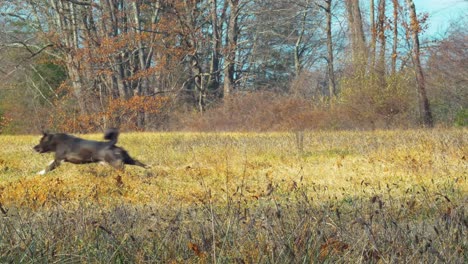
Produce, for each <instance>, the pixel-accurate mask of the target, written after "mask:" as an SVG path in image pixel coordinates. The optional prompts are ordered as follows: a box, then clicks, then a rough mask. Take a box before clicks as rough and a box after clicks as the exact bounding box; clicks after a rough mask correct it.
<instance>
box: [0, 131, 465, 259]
mask: <svg viewBox="0 0 468 264" xmlns="http://www.w3.org/2000/svg"><path fill="white" fill-rule="evenodd" d="M82 137H84V138H89V139H97V140H100V139H101V138H102V135H100V134H96V135H82ZM300 137H301V133H264V134H257V133H122V134H121V136H120V138H119V142H118V145H119V146H122V147H124V148H125V149H127V150H128V151H129V153H130V154H131V155H132V156H133V157H134V158H136V159H138V160H140V161H142V162H143V163H146V164H150V165H151V166H152V168H151V169H147V170H145V169H142V168H140V167H131V166H127V167H126V171H125V172H118V171H115V170H114V169H112V168H111V167H110V166H102V165H98V164H89V165H74V164H67V163H64V164H62V166H60V167H59V168H57V169H56V170H55V171H53V172H50V173H49V174H46V175H45V176H39V175H36V173H37V172H38V171H40V170H42V169H43V168H44V166H46V165H47V164H48V162H49V161H50V160H52V157H53V156H52V154H44V155H40V154H38V153H35V152H34V151H33V150H32V147H33V146H34V145H35V144H36V143H37V142H38V141H39V138H40V136H0V146H1V148H0V209H1V210H2V212H3V214H4V215H5V217H6V216H8V217H10V218H9V219H11V221H13V223H12V225H14V220H13V219H15V218H14V217H13V216H11V215H10V214H12V212H17V217H19V218H20V219H24V218H29V217H31V220H30V221H33V222H34V223H36V225H37V226H39V227H41V228H42V229H40V230H44V231H43V232H42V231H41V232H42V233H41V234H43V239H39V240H38V241H39V242H40V243H39V242H37V243H39V244H41V245H43V246H44V247H45V245H46V244H47V245H48V243H49V240H50V239H49V238H48V237H47V236H46V235H44V234H45V233H47V232H51V231H46V230H49V229H50V228H51V227H50V226H48V225H47V224H46V221H45V219H44V218H42V214H43V213H44V212H49V214H52V213H50V212H62V213H63V214H64V215H67V217H64V218H63V219H69V218H68V217H70V219H74V218H76V214H81V215H82V216H81V217H82V218H83V219H88V220H89V219H94V220H92V221H94V222H93V223H100V224H97V225H95V227H94V228H97V229H90V230H94V231H93V232H96V230H104V231H105V233H108V234H113V237H114V238H113V239H115V241H117V242H118V243H117V242H116V243H117V244H116V245H114V247H112V250H110V251H109V255H105V254H104V253H102V256H101V255H99V254H101V253H99V254H98V253H93V252H94V251H92V250H91V249H90V248H89V247H92V246H91V245H94V244H92V243H91V244H90V243H87V244H86V243H85V244H83V245H82V248H83V249H82V250H83V251H84V250H85V249H86V254H84V253H83V252H82V251H80V252H81V253H75V254H77V255H79V256H80V258H78V260H79V261H80V262H81V261H85V262H88V261H91V262H95V261H97V262H100V261H101V260H103V261H104V260H106V258H108V257H109V256H112V257H115V255H116V253H119V254H117V255H119V256H121V257H122V259H121V260H123V261H137V262H145V261H144V260H141V259H138V258H137V256H140V257H142V258H143V259H145V258H148V255H151V256H153V259H152V261H158V262H159V261H164V262H168V261H183V262H185V261H189V262H198V261H202V262H203V261H206V260H209V261H213V262H214V261H216V260H219V261H221V260H224V261H227V262H232V261H240V259H242V260H243V261H245V262H249V261H253V262H277V261H280V260H281V261H294V262H295V261H301V262H302V260H304V261H305V260H307V261H312V262H314V261H325V260H330V261H332V260H334V261H343V260H346V259H349V258H350V260H351V259H352V260H354V261H357V262H362V261H364V262H369V261H370V262H379V261H380V262H392V261H396V260H397V259H399V258H402V256H405V258H403V259H401V260H404V261H405V262H418V261H421V260H422V261H423V262H424V261H429V262H431V261H433V260H436V261H442V260H445V261H447V260H454V261H459V260H461V259H463V256H462V255H460V251H462V252H463V251H465V250H466V249H467V245H468V242H467V240H466V238H461V236H459V235H458V234H459V233H460V232H461V233H462V234H463V233H465V234H466V215H467V212H466V211H467V207H466V206H465V204H466V203H467V202H468V198H467V197H468V195H467V194H468V183H467V177H468V173H467V172H468V161H467V159H468V145H467V142H468V133H467V130H466V129H437V130H396V131H372V132H361V131H359V132H358V131H356V132H304V134H303V143H301V142H300V140H298V139H299V138H300ZM119 208H126V209H125V210H124V209H119ZM116 210H117V213H116ZM119 210H124V211H126V212H133V213H132V214H133V217H134V219H137V220H135V221H136V222H137V224H135V227H133V224H132V228H129V227H128V226H127V224H128V223H127V222H125V221H122V220H121V219H120V218H119V216H118V215H120V213H118V212H120V211H119ZM133 210H134V211H133ZM79 212H87V213H85V214H84V215H83V213H79ZM182 212H183V214H184V215H185V214H187V215H188V216H187V217H181V216H180V213H182ZM62 213H60V215H61V214H62ZM88 213H89V215H88ZM270 213H271V215H270ZM1 214H2V213H0V215H1ZM57 214H59V213H57ZM155 215H156V216H155ZM447 215H449V216H450V217H453V219H452V218H450V219H452V220H451V222H450V223H455V222H456V223H457V225H456V226H454V227H453V228H452V229H449V228H448V229H447V230H448V231H447V232H446V233H444V234H443V236H439V235H440V232H442V231H440V230H439V229H440V228H441V227H439V225H441V226H442V224H443V223H444V221H446V219H447ZM455 216H457V217H458V218H456V217H455ZM151 217H160V218H158V219H159V220H158V221H157V224H156V223H154V222H151V221H150V220H148V219H151ZM444 217H445V218H444ZM108 218H109V219H114V222H113V223H114V224H109V223H108V222H106V221H107V220H105V219H108ZM305 219H309V220H310V221H311V222H310V221H309V220H307V221H306V220H305ZM375 219H380V220H375ZM440 219H444V220H443V221H442V220H440ZM454 219H458V220H457V221H458V222H457V221H455V220H454ZM463 219H464V220H463ZM63 221H65V220H63ZM67 221H68V220H67ZM67 221H65V222H67ZM83 221H84V220H83ZM89 221H91V220H89ZM148 221H149V222H148ZM463 221H465V224H463ZM85 222H86V221H85ZM59 223H60V225H65V224H64V222H60V221H59ZM106 223H107V224H106ZM148 223H150V224H148ZM174 223H177V224H174ZM235 223H236V224H235ZM242 223H244V224H245V226H243V224H242ZM262 223H263V224H262ZM392 223H394V224H392ZM392 225H394V226H393V227H392ZM405 225H406V226H407V228H408V230H407V231H404V230H403V229H402V228H403V227H404V226H405ZM426 225H427V226H426ZM96 226H97V227H96ZM110 226H114V227H115V228H114V229H112V231H109V230H108V229H110ZM117 226H120V227H121V228H123V229H122V230H121V231H116V229H117ZM174 226H177V228H178V229H177V231H167V230H172V229H171V228H175V227H174ZM197 226H198V227H197ZM361 227H362V228H361ZM5 228H6V227H5ZM54 228H55V227H54ZM87 228H88V227H87V225H85V224H83V227H82V229H83V230H88V229H87ZM127 228H128V230H133V231H131V232H130V231H128V230H127ZM392 228H393V229H392ZM427 228H429V229H430V232H429V231H427V230H426V229H427ZM7 229H8V228H7ZM18 229H20V230H21V228H19V227H17V228H16V230H18ZM270 229H271V230H270ZM147 230H152V231H151V232H152V233H151V234H153V235H151V234H149V233H147V232H149V231H147ZM154 230H158V232H157V233H158V234H159V236H158V237H156V238H155V237H154V236H155V235H154V232H155V231H154ZM203 230H204V231H203ZM262 230H270V231H268V232H267V231H265V232H263V231H262ZM287 230H289V231H287ZM313 230H315V231H313ZM351 230H353V231H351ZM359 230H361V231H359ZM366 230H367V231H366ZM369 230H370V231H369ZM434 230H436V231H434ZM57 232H58V233H60V232H63V231H60V232H59V231H57ZM70 232H72V231H70ZM73 232H77V231H73ZM87 232H88V231H87ZM89 232H91V231H89ZM93 232H91V233H86V234H87V235H83V234H81V235H76V236H75V235H73V236H71V237H75V238H74V239H71V240H70V241H63V243H60V245H61V246H60V248H65V247H66V245H68V243H69V244H70V245H71V244H76V243H78V242H77V241H78V240H76V239H77V237H79V239H80V240H79V241H88V240H89V241H94V242H93V243H98V242H96V241H100V239H102V237H101V236H102V235H99V234H98V235H99V236H97V237H95V236H91V237H90V234H94V233H93ZM164 232H176V234H178V235H177V236H176V237H177V239H174V241H171V240H170V239H169V240H168V239H167V238H166V236H165V235H163V234H164ZM283 232H284V235H285V236H287V237H289V239H286V240H285V241H286V242H283V240H284V239H285V238H283V237H281V238H279V237H278V238H276V239H274V238H272V235H273V236H274V235H279V234H281V233H283ZM314 232H318V233H317V234H316V233H314ZM406 232H407V233H406ZM427 232H429V233H427ZM7 233H8V232H7ZM7 233H3V235H5V234H7ZM52 233H54V232H52ZM207 233H208V234H210V233H212V238H210V236H211V235H207ZM54 234H55V233H54ZM71 234H75V233H71ZM166 234H169V233H166ZM248 234H252V237H249V235H248ZM424 234H428V235H427V236H426V238H427V237H431V236H434V238H435V237H439V239H440V241H439V242H438V243H439V244H438V245H440V246H439V248H436V246H435V243H436V242H433V240H434V239H433V238H431V239H430V241H431V244H430V245H431V247H433V251H430V249H431V248H430V246H427V245H428V243H429V242H427V241H429V238H427V239H426V240H424V239H425V238H424V237H421V236H422V235H424ZM429 234H431V235H429ZM1 235H2V233H0V237H1ZM130 235H131V237H132V240H131V241H134V243H136V244H135V245H138V247H137V246H135V248H139V250H140V251H138V250H136V249H135V250H136V251H138V252H136V251H135V252H133V251H132V252H131V254H130V253H129V254H128V255H127V254H126V253H127V251H130V248H132V249H134V248H133V246H132V245H133V244H127V243H130V242H131V241H130V240H129V239H128V237H129V236H130ZM173 235H174V234H173ZM32 237H34V236H32ZM36 237H38V235H37V234H36ZM39 237H40V236H39ZM373 237H374V238H373ZM375 237H377V238H375ZM306 238H307V239H306ZM31 239H32V238H31ZM87 239H88V240H87ZM148 239H149V240H148ZM151 239H154V240H151ZM405 239H406V240H407V241H400V240H405ZM460 239H462V240H460ZM32 240H33V239H32ZM213 240H217V243H214V242H213ZM387 240H388V241H387ZM1 241H2V240H1V239H0V251H2V242H1ZM105 241H106V243H109V240H105ZM111 241H114V240H111ZM129 241H130V242H129ZM135 241H136V242H135ZM148 241H155V242H154V243H156V242H157V243H161V245H164V246H165V247H166V250H167V251H163V252H164V253H161V254H156V253H155V252H159V253H160V252H161V251H157V250H156V249H153V248H151V249H150V246H149V245H147V244H146V243H149V242H148ZM460 241H461V242H460ZM23 243H25V242H23ZM119 243H122V245H123V244H125V245H126V246H119V245H120V244H119ZM154 243H153V245H154ZM288 243H289V244H288ZM307 243H309V244H307ZM399 243H401V245H400V244H399ZM418 243H419V244H420V245H419V244H418ZM432 243H434V244H432ZM26 244H27V243H26ZM228 244H229V245H231V246H230V247H227V245H228ZM411 244H414V245H419V246H414V248H408V249H404V248H405V247H407V246H408V247H409V245H411ZM14 245H16V244H13V243H12V244H11V245H10V246H14ZM18 245H19V244H18ZM112 245H113V244H112ZM158 245H159V244H158ZM258 245H263V246H264V247H263V246H262V247H260V246H258ZM306 245H308V246H307V247H306ZM426 246H427V247H426ZM3 247H5V248H7V247H8V245H6V244H5V245H3ZM424 247H426V248H424ZM70 248H71V246H70ZM122 248H123V249H125V250H124V252H122V251H123V249H122ZM234 248H235V250H234ZM279 249H281V250H279ZM400 249H401V252H400V251H399V250H400ZM44 250H45V252H48V253H50V252H49V251H50V250H47V249H44ZM56 250H58V249H56ZM90 250H91V251H90ZM289 251H291V252H290V253H288V254H286V253H285V252H289ZM419 251H422V252H423V253H418V252H419ZM5 252H14V251H5ZM426 252H427V253H426ZM431 252H432V253H431ZM434 252H436V253H434ZM10 254H12V253H10ZM26 254H27V253H26ZM82 254H84V255H86V256H88V258H86V257H84V255H82ZM301 254H303V255H301ZM418 254H420V255H418ZM425 254H426V255H425ZM27 255H28V254H27ZM15 256H16V255H15ZM28 256H29V257H30V261H32V260H34V259H35V258H34V257H33V256H36V255H34V254H33V253H30V254H29V255H28ZM89 256H92V257H89ZM129 256H134V257H135V258H133V257H129ZM299 256H301V257H299ZM100 257H102V259H100ZM17 259H18V258H16V257H12V258H8V259H7V260H9V261H12V260H17ZM51 259H52V260H57V257H54V256H50V257H49V258H48V260H51ZM58 259H60V260H63V259H61V258H58ZM0 260H1V259H0ZM41 260H44V259H41ZM465 260H466V259H465ZM397 262H398V261H397Z"/></svg>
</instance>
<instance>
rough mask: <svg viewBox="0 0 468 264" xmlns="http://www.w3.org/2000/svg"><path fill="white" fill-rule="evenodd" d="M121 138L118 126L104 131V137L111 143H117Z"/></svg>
mask: <svg viewBox="0 0 468 264" xmlns="http://www.w3.org/2000/svg"><path fill="white" fill-rule="evenodd" d="M118 138H119V130H118V129H117V128H109V129H107V130H106V132H104V139H107V140H109V144H110V145H112V146H113V145H115V144H117V139H118Z"/></svg>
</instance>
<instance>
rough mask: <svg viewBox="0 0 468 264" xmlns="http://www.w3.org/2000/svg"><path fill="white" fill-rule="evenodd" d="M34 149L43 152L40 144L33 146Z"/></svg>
mask: <svg viewBox="0 0 468 264" xmlns="http://www.w3.org/2000/svg"><path fill="white" fill-rule="evenodd" d="M33 149H34V150H35V151H37V152H39V153H44V152H45V151H44V149H43V148H42V147H41V146H40V145H37V146H34V148H33Z"/></svg>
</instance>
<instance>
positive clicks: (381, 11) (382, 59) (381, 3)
mask: <svg viewBox="0 0 468 264" xmlns="http://www.w3.org/2000/svg"><path fill="white" fill-rule="evenodd" d="M385 5H386V3H385V0H379V19H378V22H379V24H378V29H379V31H378V32H379V33H378V37H379V42H380V51H379V66H378V73H379V77H380V79H381V82H383V80H384V79H385V78H384V77H385V72H386V70H385V51H386V45H385V44H386V40H385V20H386V18H387V17H386V15H385ZM382 84H383V83H382Z"/></svg>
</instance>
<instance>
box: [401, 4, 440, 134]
mask: <svg viewBox="0 0 468 264" xmlns="http://www.w3.org/2000/svg"><path fill="white" fill-rule="evenodd" d="M406 4H407V5H408V8H409V12H410V21H411V26H410V30H411V37H412V39H413V63H414V66H415V72H416V82H417V85H418V93H419V110H420V113H421V119H422V122H423V124H424V125H425V126H427V127H433V126H434V121H433V119H432V112H431V108H430V105H429V99H428V98H427V94H426V84H425V80H424V73H423V69H422V66H421V58H420V45H419V32H420V30H421V27H420V25H419V21H418V17H417V15H416V7H415V5H414V2H413V0H406Z"/></svg>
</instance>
